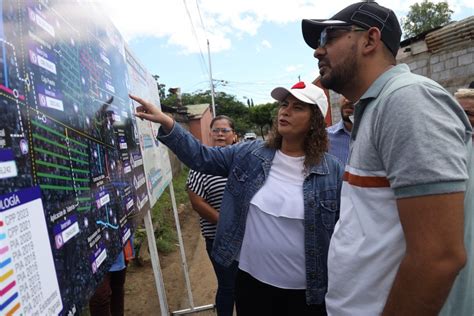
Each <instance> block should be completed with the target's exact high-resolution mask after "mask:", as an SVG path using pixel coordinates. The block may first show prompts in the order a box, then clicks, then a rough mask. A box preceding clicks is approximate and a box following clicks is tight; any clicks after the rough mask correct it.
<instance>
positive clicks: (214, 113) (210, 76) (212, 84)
mask: <svg viewBox="0 0 474 316" xmlns="http://www.w3.org/2000/svg"><path fill="white" fill-rule="evenodd" d="M207 55H208V59H209V80H210V81H211V102H212V117H216V104H215V103H214V82H213V81H212V66H211V49H210V48H209V40H207Z"/></svg>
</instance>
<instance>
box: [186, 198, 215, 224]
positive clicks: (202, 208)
mask: <svg viewBox="0 0 474 316" xmlns="http://www.w3.org/2000/svg"><path fill="white" fill-rule="evenodd" d="M188 196H189V200H190V201H191V205H192V206H193V209H194V210H195V211H196V212H198V214H199V215H200V216H201V217H202V218H204V219H207V220H208V221H209V222H211V223H213V224H217V221H218V220H219V212H218V211H216V209H215V208H213V207H212V206H210V205H209V203H207V202H206V200H204V199H203V198H202V197H200V196H199V195H197V194H196V193H194V192H193V191H191V190H188Z"/></svg>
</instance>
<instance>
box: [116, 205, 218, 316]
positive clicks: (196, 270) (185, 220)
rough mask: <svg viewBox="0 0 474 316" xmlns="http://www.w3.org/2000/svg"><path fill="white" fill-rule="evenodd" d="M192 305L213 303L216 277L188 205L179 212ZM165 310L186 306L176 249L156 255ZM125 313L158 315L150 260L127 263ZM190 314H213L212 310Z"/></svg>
mask: <svg viewBox="0 0 474 316" xmlns="http://www.w3.org/2000/svg"><path fill="white" fill-rule="evenodd" d="M179 218H180V225H181V230H182V236H183V243H184V246H185V252H186V258H187V263H188V270H189V273H190V281H191V289H192V294H193V299H194V306H195V307H197V306H202V305H208V304H213V302H214V295H215V289H216V278H215V276H214V271H213V269H212V266H211V263H210V261H209V258H208V256H207V253H206V248H205V243H204V239H203V237H202V236H201V233H200V230H199V217H198V215H197V214H196V213H195V212H194V211H192V210H191V209H190V207H189V206H187V207H185V208H184V211H182V212H181V214H180V215H179ZM160 264H161V269H162V273H163V279H164V284H165V290H166V298H167V301H168V306H169V312H170V313H171V312H173V311H177V310H182V309H187V308H190V304H189V300H188V294H187V291H186V287H185V281H184V274H183V267H182V264H181V256H180V252H179V249H178V248H177V249H176V251H175V252H173V253H171V254H168V255H160ZM125 315H147V316H148V315H161V312H160V306H159V301H158V294H157V291H156V285H155V281H154V276H153V270H152V266H151V262H150V261H149V260H147V261H146V262H145V263H144V265H143V266H141V267H139V266H136V265H131V266H130V267H129V269H128V271H127V280H126V284H125ZM190 315H215V313H214V312H213V311H207V312H201V313H194V314H190Z"/></svg>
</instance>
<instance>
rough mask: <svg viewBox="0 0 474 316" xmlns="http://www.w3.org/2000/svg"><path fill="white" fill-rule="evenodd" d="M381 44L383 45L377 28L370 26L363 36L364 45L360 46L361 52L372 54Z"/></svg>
mask: <svg viewBox="0 0 474 316" xmlns="http://www.w3.org/2000/svg"><path fill="white" fill-rule="evenodd" d="M381 45H384V44H383V42H382V33H381V32H380V30H379V29H378V28H376V27H371V28H370V29H368V30H367V32H366V34H365V36H364V46H363V47H362V54H364V55H368V54H372V53H373V52H374V51H375V50H376V49H377V48H378V47H380V46H381Z"/></svg>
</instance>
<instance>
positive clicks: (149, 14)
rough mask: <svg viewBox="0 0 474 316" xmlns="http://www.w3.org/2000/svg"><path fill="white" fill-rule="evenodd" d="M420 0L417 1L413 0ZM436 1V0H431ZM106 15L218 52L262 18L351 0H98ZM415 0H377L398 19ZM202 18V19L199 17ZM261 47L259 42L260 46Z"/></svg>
mask: <svg viewBox="0 0 474 316" xmlns="http://www.w3.org/2000/svg"><path fill="white" fill-rule="evenodd" d="M419 1H421V0H418V2H419ZM435 1H440V0H435ZM98 2H99V3H100V4H101V5H102V6H103V8H105V10H106V11H107V15H108V16H109V17H110V18H111V19H112V21H113V22H114V24H115V25H116V26H117V28H118V29H119V30H120V32H121V33H122V34H123V35H124V36H125V38H126V39H134V38H140V37H145V36H152V37H158V38H165V39H166V40H167V44H168V45H173V46H177V47H181V48H182V52H183V53H196V52H199V50H200V49H201V50H202V51H205V49H206V40H207V39H209V41H210V42H211V50H212V51H213V52H219V51H224V50H228V49H230V48H231V47H232V40H233V39H238V38H242V37H244V36H255V35H256V34H257V33H258V30H259V28H260V27H261V26H262V24H263V23H276V24H285V23H290V22H298V21H300V20H301V19H302V18H324V17H330V16H332V15H333V14H335V13H336V12H337V11H338V10H339V9H342V8H344V7H345V6H347V5H349V4H350V3H352V2H353V0H332V1H330V2H321V1H309V0H292V1H288V0H239V1H232V0H183V1H179V0H175V1H149V0H133V1H130V0H98ZM415 2H417V0H379V3H380V4H381V5H385V6H388V7H390V8H391V9H393V10H394V11H395V12H396V13H397V15H398V16H399V18H401V17H402V16H404V15H406V13H407V12H408V10H409V6H410V5H412V4H413V3H415ZM448 3H449V5H450V7H451V8H452V9H453V10H454V11H455V12H454V13H453V18H455V17H456V16H458V15H459V14H461V13H462V16H466V10H467V11H471V12H472V13H471V15H472V14H474V10H473V8H474V1H472V0H448ZM201 18H202V19H201ZM262 47H264V46H262Z"/></svg>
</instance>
